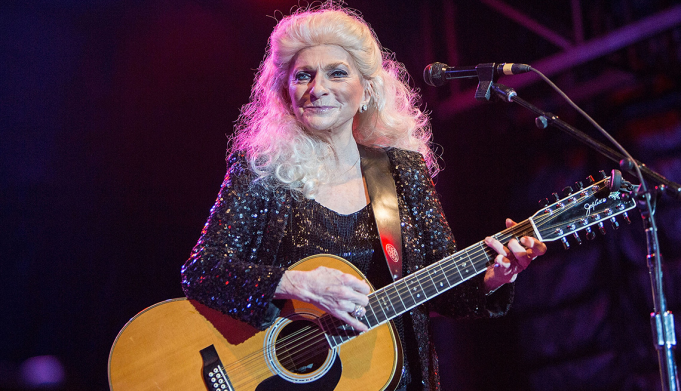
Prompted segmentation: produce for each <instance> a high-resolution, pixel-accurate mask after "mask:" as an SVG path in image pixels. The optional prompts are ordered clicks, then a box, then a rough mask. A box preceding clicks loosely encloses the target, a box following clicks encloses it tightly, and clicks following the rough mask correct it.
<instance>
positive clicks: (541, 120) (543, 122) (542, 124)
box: [534, 115, 549, 129]
mask: <svg viewBox="0 0 681 391" xmlns="http://www.w3.org/2000/svg"><path fill="white" fill-rule="evenodd" d="M534 124H535V125H536V126H537V127H538V128H539V129H546V127H548V126H549V120H548V119H547V118H546V117H544V116H543V115H540V116H539V117H537V118H535V119H534Z"/></svg>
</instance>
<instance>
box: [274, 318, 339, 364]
mask: <svg viewBox="0 0 681 391" xmlns="http://www.w3.org/2000/svg"><path fill="white" fill-rule="evenodd" d="M329 350H330V348H329V344H328V343H327V341H326V337H325V336H324V333H323V332H322V330H321V329H320V328H319V326H318V325H317V324H315V323H313V322H310V321H306V320H295V321H293V322H291V323H289V324H287V325H286V326H285V327H284V328H283V329H282V330H281V333H279V336H278V338H277V342H276V354H277V360H278V361H279V363H280V364H281V365H282V366H283V367H284V368H286V369H287V370H288V371H290V372H293V373H295V374H301V375H303V374H306V373H311V372H314V371H316V370H317V369H319V368H320V367H321V366H322V365H323V364H324V362H325V361H326V358H327V357H328V355H329Z"/></svg>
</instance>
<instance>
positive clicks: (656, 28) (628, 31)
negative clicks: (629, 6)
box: [438, 0, 681, 118]
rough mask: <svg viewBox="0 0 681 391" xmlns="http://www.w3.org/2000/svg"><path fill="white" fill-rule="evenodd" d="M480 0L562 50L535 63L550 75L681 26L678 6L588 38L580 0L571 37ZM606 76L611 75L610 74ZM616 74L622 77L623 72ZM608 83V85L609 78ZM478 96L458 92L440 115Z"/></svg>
mask: <svg viewBox="0 0 681 391" xmlns="http://www.w3.org/2000/svg"><path fill="white" fill-rule="evenodd" d="M480 2H482V3H483V4H485V5H486V6H488V7H490V8H491V9H493V10H495V11H497V12H499V13H500V14H502V15H504V16H505V17H507V18H509V19H511V20H513V21H515V22H517V23H518V24H520V25H521V26H523V27H525V28H527V29H528V30H530V31H532V32H533V33H535V34H537V35H539V36H540V37H542V38H544V39H546V40H547V41H549V42H551V43H553V44H554V45H556V46H557V47H559V48H561V49H562V51H561V52H559V53H557V54H554V55H551V56H549V57H546V58H543V59H541V60H539V61H535V62H534V63H533V64H531V65H532V66H533V67H534V68H536V69H538V70H540V71H541V72H542V73H544V74H545V75H546V76H549V77H550V76H552V75H556V74H559V73H561V72H564V71H566V70H568V69H571V68H573V67H575V66H578V65H580V64H584V63H586V62H588V61H591V60H593V59H596V58H599V57H602V56H605V55H607V54H609V53H612V52H614V51H617V50H619V49H622V48H624V47H627V46H629V45H632V44H634V43H636V42H638V41H641V40H644V39H646V38H649V37H651V36H654V35H655V34H658V33H660V32H663V31H665V30H668V29H671V28H674V27H679V26H681V5H675V6H672V7H669V8H668V9H666V10H664V11H660V12H658V13H656V14H654V15H651V16H648V17H646V18H644V19H641V20H638V21H636V22H633V23H630V24H628V25H626V26H623V27H621V28H619V29H617V30H613V31H611V32H609V33H608V34H605V35H604V36H600V37H597V38H593V39H590V40H588V41H584V33H583V27H582V12H581V7H580V4H579V0H571V5H572V26H573V34H574V37H573V39H572V40H570V39H567V38H565V37H563V36H562V35H560V34H558V33H556V32H555V31H553V30H551V29H550V28H548V27H546V26H543V25H542V24H541V23H539V22H537V21H536V20H535V19H533V18H531V17H529V16H527V15H525V14H524V13H522V12H521V11H518V10H516V9H514V8H513V7H511V6H509V5H508V4H506V3H504V2H502V1H500V0H480ZM606 77H608V76H607V75H606ZM616 77H618V78H621V77H622V75H621V72H620V73H618V74H617V75H616ZM502 80H503V79H502ZM509 80H510V79H509ZM539 80H540V79H539V77H538V76H537V75H535V74H534V73H526V74H523V75H517V76H513V79H512V82H511V83H509V84H510V85H511V86H512V87H513V88H519V87H523V86H527V85H530V84H532V83H535V82H537V81H539ZM604 84H606V85H607V84H608V83H607V81H606V82H604ZM474 95H475V89H474V88H473V89H469V90H466V91H459V92H457V93H456V94H455V95H454V96H452V97H450V98H448V99H446V100H444V101H443V102H442V103H440V104H439V105H438V115H439V116H441V117H442V118H449V117H451V116H453V115H455V114H457V113H460V112H464V111H467V110H469V109H471V108H472V107H474V106H475V105H476V104H477V102H476V101H475V100H474V99H472V97H473V96H474Z"/></svg>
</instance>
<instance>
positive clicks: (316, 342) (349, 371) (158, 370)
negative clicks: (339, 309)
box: [109, 255, 402, 391]
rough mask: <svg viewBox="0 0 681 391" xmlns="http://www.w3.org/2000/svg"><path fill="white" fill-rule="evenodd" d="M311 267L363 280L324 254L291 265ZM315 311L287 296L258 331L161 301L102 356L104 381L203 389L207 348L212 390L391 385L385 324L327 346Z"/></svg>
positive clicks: (393, 353) (392, 358)
mask: <svg viewBox="0 0 681 391" xmlns="http://www.w3.org/2000/svg"><path fill="white" fill-rule="evenodd" d="M318 266H326V267H332V268H335V269H338V270H341V271H342V272H344V273H349V274H353V275H355V276H356V277H358V278H361V279H365V277H364V276H363V275H362V273H361V272H360V271H359V270H357V269H356V268H355V267H354V266H353V265H352V264H350V263H349V262H347V261H345V260H344V259H342V258H340V257H335V256H330V255H315V256H312V257H308V258H305V259H303V260H302V261H300V262H298V263H296V264H295V265H293V266H292V267H291V269H292V270H302V271H307V270H313V269H315V268H317V267H318ZM365 280H366V279H365ZM322 316H324V313H323V312H322V311H320V310H319V309H318V308H316V307H314V306H313V305H311V304H309V303H304V302H300V301H297V300H289V301H287V302H286V304H285V306H284V308H283V309H282V311H281V314H280V317H279V318H277V320H276V321H275V322H274V323H273V325H272V326H270V327H269V328H268V329H267V330H264V331H258V330H257V329H255V328H253V327H251V326H249V325H247V324H245V323H242V322H240V321H237V320H234V319H232V318H231V317H229V316H227V315H224V314H222V313H221V312H219V311H216V310H213V309H210V308H208V307H206V306H204V305H202V304H199V303H198V302H196V301H194V300H187V299H185V298H181V299H173V300H168V301H164V302H161V303H158V304H155V305H153V306H151V307H149V308H147V309H145V310H143V311H142V312H140V313H139V314H137V315H136V316H135V317H134V318H132V319H131V320H130V321H129V322H128V323H127V324H126V325H125V326H124V328H123V329H122V330H121V332H120V333H119V334H118V337H117V338H116V340H115V342H114V345H113V346H112V348H111V353H110V355H109V386H110V387H111V390H113V391H129V390H130V391H132V390H182V391H191V390H197V391H198V390H203V391H205V390H206V389H208V388H207V386H206V383H204V378H203V370H204V360H203V358H202V355H201V353H200V352H201V350H202V349H204V348H207V347H209V346H211V345H212V346H213V347H214V348H215V352H217V356H218V358H219V360H220V362H221V363H222V365H223V367H224V373H225V378H227V379H226V380H228V383H225V384H226V385H227V386H226V387H223V388H218V387H216V388H215V389H227V390H229V389H233V390H236V391H242V390H244V391H247V390H249V391H250V390H282V391H283V390H291V391H294V390H295V391H307V390H310V391H312V390H314V391H326V390H371V391H375V390H394V389H395V388H396V387H397V384H398V383H399V380H400V371H401V370H402V349H401V345H400V341H399V337H398V336H397V333H396V331H395V329H394V326H393V325H392V323H391V322H388V323H385V324H382V325H380V326H377V327H375V328H373V329H371V330H370V331H368V332H366V333H364V334H362V335H360V336H358V337H356V338H353V339H350V340H348V341H347V342H345V343H343V344H342V345H339V346H336V347H335V348H331V347H330V346H329V343H328V342H327V339H326V337H325V336H324V334H325V332H324V331H322V327H323V326H320V324H323V323H324V320H322V321H320V320H319V319H320V318H322ZM326 319H327V321H328V319H329V315H326ZM334 319H335V318H334ZM275 346H276V348H275ZM230 387H231V388H230ZM210 389H213V388H212V387H211V388H210Z"/></svg>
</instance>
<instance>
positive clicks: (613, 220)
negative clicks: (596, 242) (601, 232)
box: [610, 216, 620, 229]
mask: <svg viewBox="0 0 681 391" xmlns="http://www.w3.org/2000/svg"><path fill="white" fill-rule="evenodd" d="M610 224H611V225H612V229H618V228H619V227H620V223H618V222H617V219H615V217H614V216H613V217H611V218H610Z"/></svg>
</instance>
